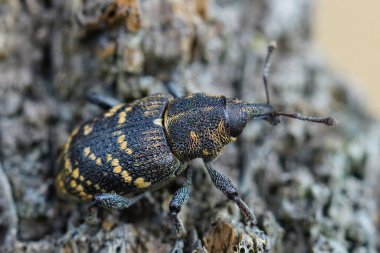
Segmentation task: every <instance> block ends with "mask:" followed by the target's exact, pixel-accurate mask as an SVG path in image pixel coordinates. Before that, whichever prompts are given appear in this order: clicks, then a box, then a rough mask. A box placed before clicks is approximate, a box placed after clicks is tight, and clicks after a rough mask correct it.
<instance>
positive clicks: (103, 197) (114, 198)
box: [90, 193, 144, 209]
mask: <svg viewBox="0 0 380 253" xmlns="http://www.w3.org/2000/svg"><path fill="white" fill-rule="evenodd" d="M143 197H144V194H140V195H138V196H136V197H134V198H127V197H124V196H121V195H117V194H114V193H100V194H96V195H95V196H94V200H93V201H92V202H91V206H90V208H92V207H96V206H101V207H105V208H111V209H124V208H127V207H129V206H131V205H133V204H135V203H136V202H137V201H139V200H140V199H142V198H143Z"/></svg>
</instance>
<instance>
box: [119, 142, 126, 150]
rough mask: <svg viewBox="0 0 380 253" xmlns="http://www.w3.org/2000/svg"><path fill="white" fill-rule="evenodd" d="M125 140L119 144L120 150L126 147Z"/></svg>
mask: <svg viewBox="0 0 380 253" xmlns="http://www.w3.org/2000/svg"><path fill="white" fill-rule="evenodd" d="M127 144H128V143H127V142H126V141H125V142H122V143H121V144H120V149H121V150H125V149H126V148H127Z"/></svg>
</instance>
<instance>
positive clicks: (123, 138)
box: [117, 134, 125, 144]
mask: <svg viewBox="0 0 380 253" xmlns="http://www.w3.org/2000/svg"><path fill="white" fill-rule="evenodd" d="M123 142H125V135H124V134H123V135H120V136H119V137H118V138H117V143H118V144H121V143H123Z"/></svg>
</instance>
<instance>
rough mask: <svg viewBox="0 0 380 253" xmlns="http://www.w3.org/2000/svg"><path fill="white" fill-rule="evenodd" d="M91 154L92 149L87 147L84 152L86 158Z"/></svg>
mask: <svg viewBox="0 0 380 253" xmlns="http://www.w3.org/2000/svg"><path fill="white" fill-rule="evenodd" d="M90 153H91V149H90V147H86V148H84V150H83V154H84V156H86V157H87V156H88V155H89V154H90Z"/></svg>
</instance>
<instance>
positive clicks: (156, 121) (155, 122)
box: [153, 119, 163, 126]
mask: <svg viewBox="0 0 380 253" xmlns="http://www.w3.org/2000/svg"><path fill="white" fill-rule="evenodd" d="M153 124H155V125H157V126H163V125H162V119H155V120H153Z"/></svg>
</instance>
